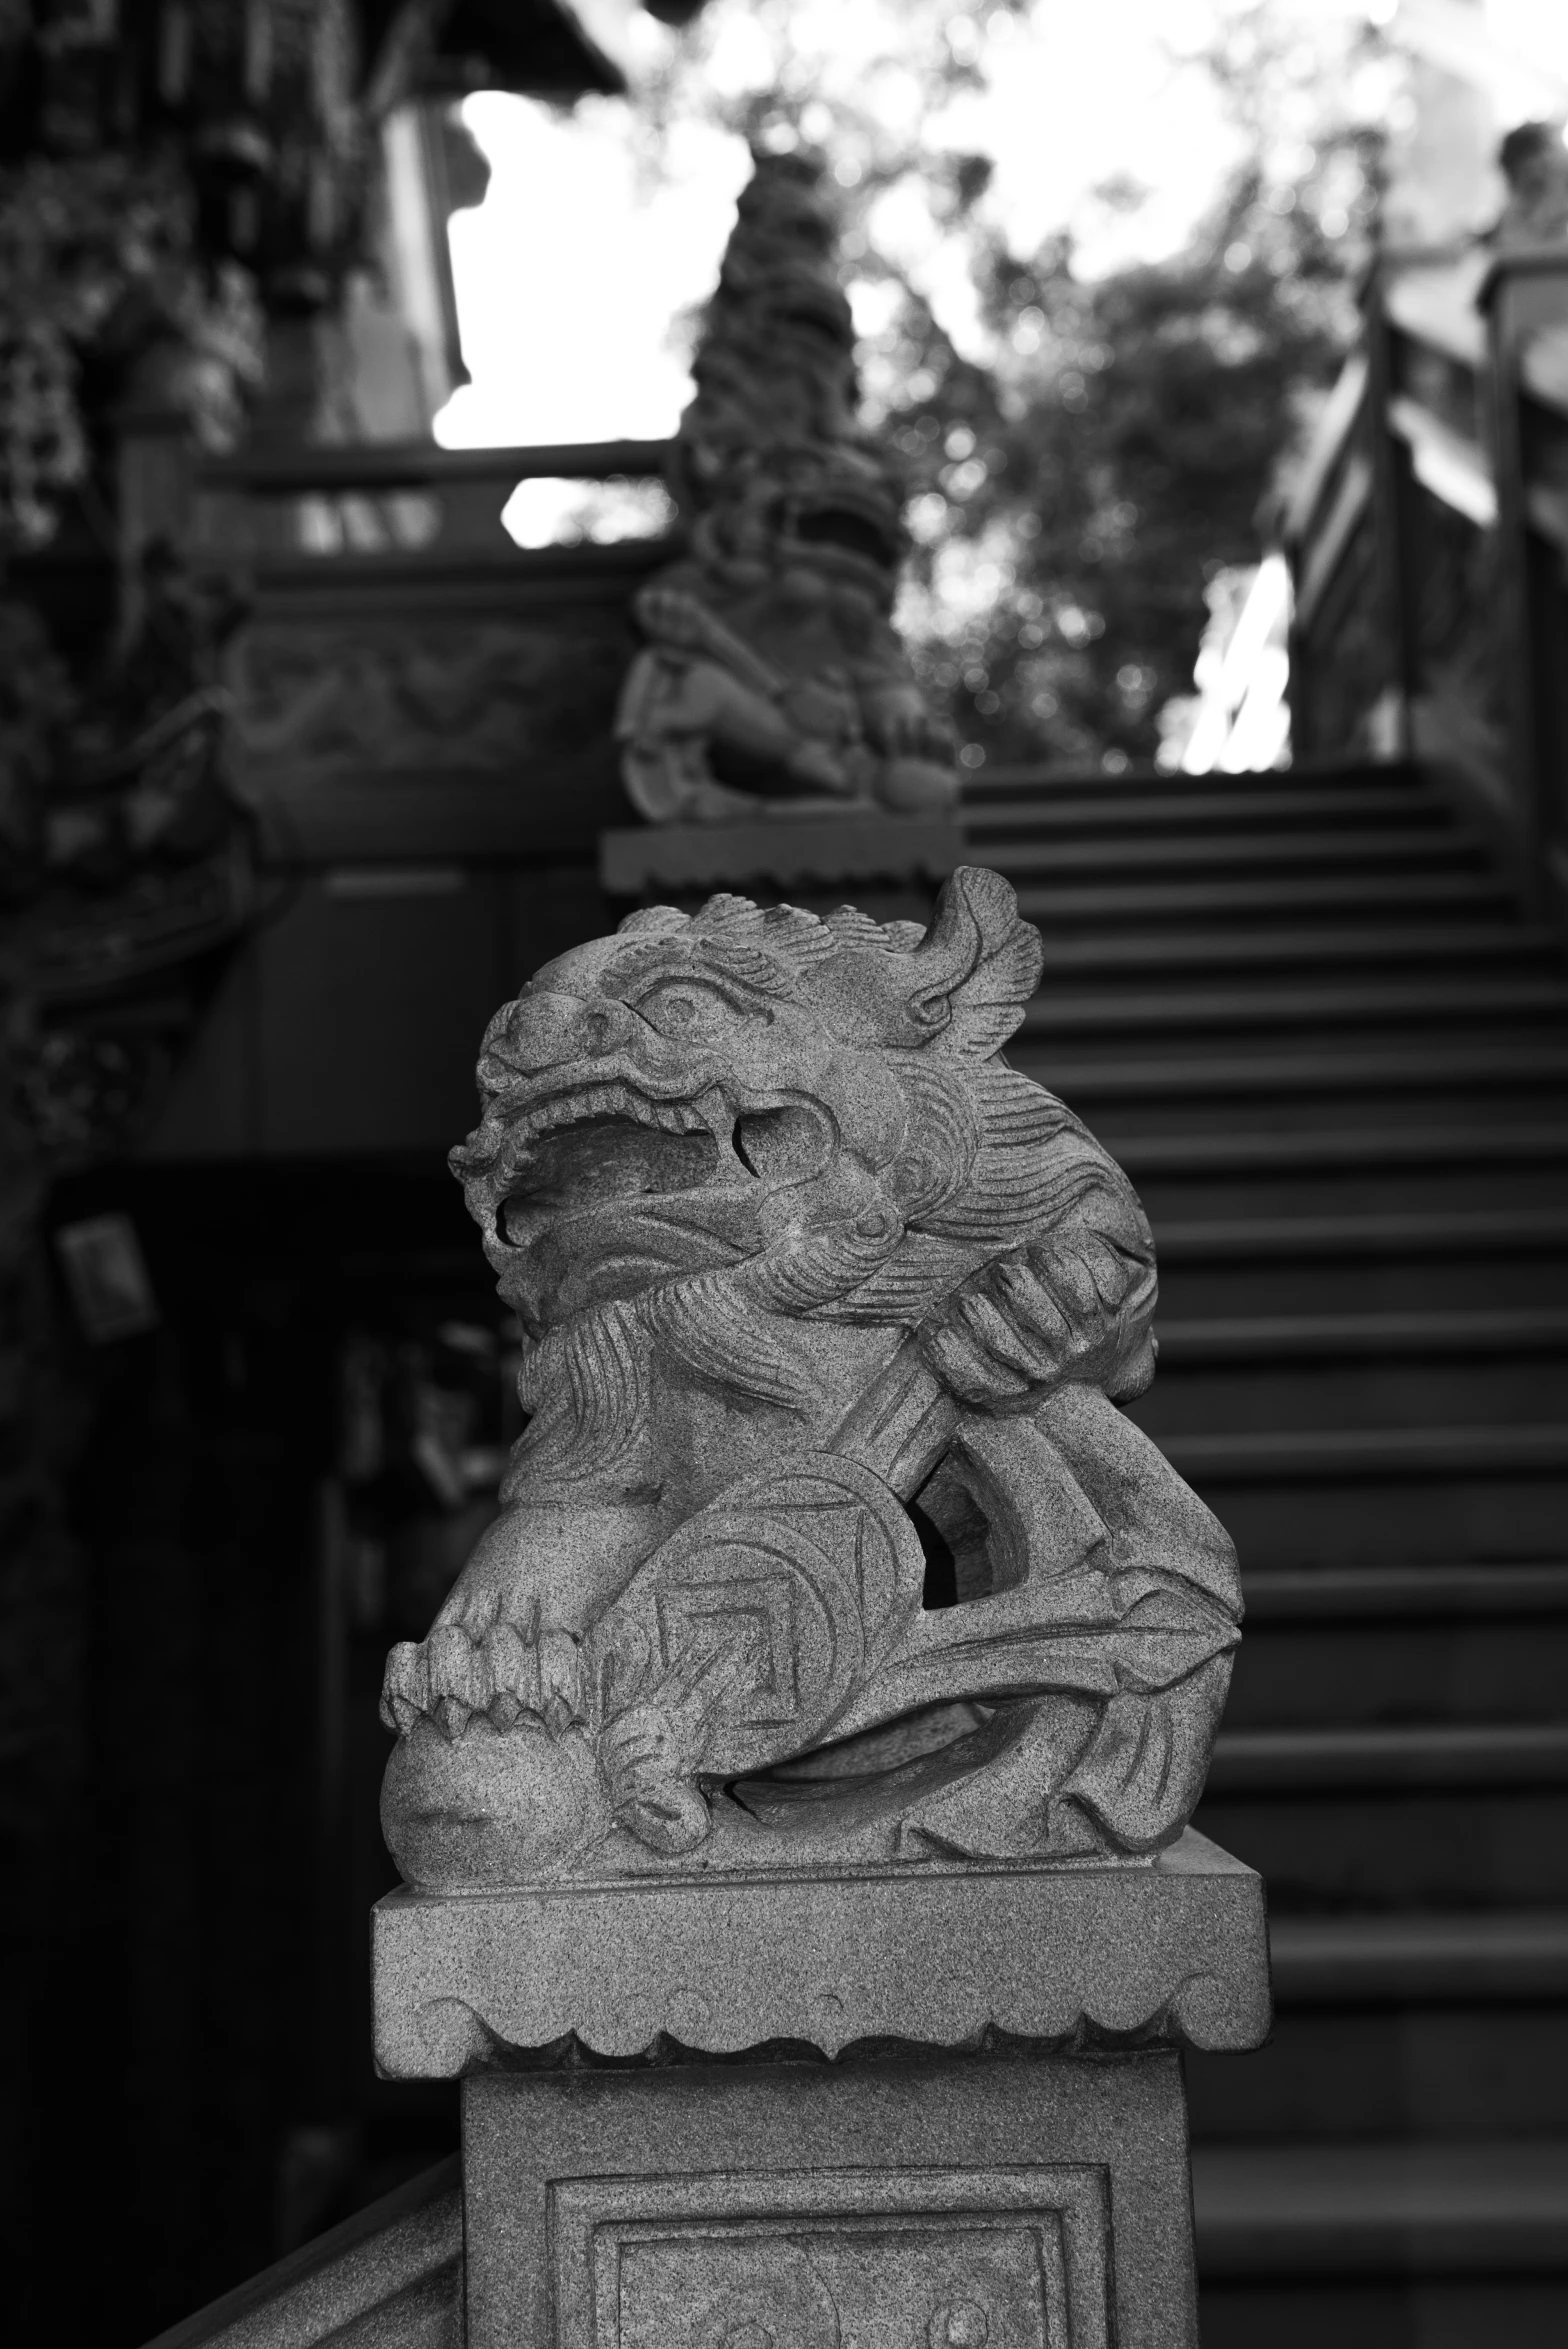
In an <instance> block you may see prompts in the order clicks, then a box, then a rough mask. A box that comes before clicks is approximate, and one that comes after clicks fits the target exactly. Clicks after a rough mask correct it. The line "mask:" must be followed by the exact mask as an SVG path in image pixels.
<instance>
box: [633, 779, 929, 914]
mask: <svg viewBox="0 0 1568 2349" xmlns="http://www.w3.org/2000/svg"><path fill="white" fill-rule="evenodd" d="M777 805H778V808H779V814H778V815H777V816H775V817H771V818H769V817H762V818H761V819H759V821H757V822H756V823H739V824H648V825H643V826H639V827H637V828H636V829H632V828H630V827H628V828H627V829H626V830H625V831H613V832H601V833H600V835H599V879H600V881H601V883H602V884H603V887H604V889H605V890H606V892H607V893H608V895H609V896H611V897H641V896H643V895H644V894H645V893H646V892H648V891H650V890H655V889H674V890H697V889H700V890H708V889H731V888H739V887H740V886H741V885H742V884H743V883H749V884H751V885H753V886H757V885H761V884H763V883H766V882H772V883H774V884H775V885H776V886H777V887H779V888H781V889H782V888H809V887H810V886H811V885H812V884H813V883H816V884H819V885H821V886H822V887H824V888H837V887H838V886H839V885H840V884H841V883H845V882H850V881H906V882H907V881H921V882H937V881H945V880H946V878H947V876H948V874H949V873H950V872H952V871H953V869H954V867H955V866H956V865H959V864H962V862H963V861H964V853H965V851H964V836H963V833H962V832H961V831H960V830H959V827H958V826H957V824H955V823H953V822H952V821H951V820H950V819H949V818H948V817H945V816H887V815H878V814H866V813H863V812H860V811H858V810H856V811H845V812H842V813H841V812H839V811H837V810H831V811H830V812H829V813H828V814H826V815H814V816H801V815H795V816H790V815H789V814H788V812H787V811H788V809H789V807H790V805H791V803H790V802H789V801H788V800H780V801H778V803H777Z"/></svg>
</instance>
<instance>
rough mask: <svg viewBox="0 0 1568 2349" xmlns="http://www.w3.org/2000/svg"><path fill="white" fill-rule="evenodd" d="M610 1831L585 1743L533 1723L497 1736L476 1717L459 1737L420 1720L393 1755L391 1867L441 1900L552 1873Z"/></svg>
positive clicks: (384, 1819)
mask: <svg viewBox="0 0 1568 2349" xmlns="http://www.w3.org/2000/svg"><path fill="white" fill-rule="evenodd" d="M612 1824H613V1822H612V1819H611V1814H610V1810H609V1806H608V1803H607V1800H606V1796H605V1788H604V1782H603V1779H602V1778H601V1776H600V1772H599V1766H598V1763H597V1761H596V1760H595V1757H594V1752H593V1748H592V1746H591V1745H590V1743H589V1741H588V1739H587V1737H586V1736H585V1735H584V1734H583V1732H582V1731H581V1730H580V1729H568V1730H567V1731H566V1733H565V1734H564V1735H563V1736H559V1737H557V1736H553V1735H552V1734H551V1733H550V1731H549V1730H547V1729H546V1728H545V1727H544V1726H543V1724H542V1723H541V1722H539V1721H537V1720H528V1721H524V1722H521V1723H519V1724H518V1725H517V1726H515V1727H513V1728H510V1729H497V1728H495V1727H494V1726H493V1725H492V1724H491V1722H490V1721H489V1720H488V1719H486V1718H484V1717H482V1716H476V1717H473V1718H471V1719H470V1721H469V1724H468V1726H467V1728H466V1729H465V1730H464V1731H463V1732H462V1733H461V1734H460V1735H458V1736H456V1737H453V1736H450V1735H448V1734H447V1733H446V1732H445V1730H444V1729H443V1728H442V1727H441V1726H439V1725H438V1724H437V1723H436V1722H435V1721H433V1720H430V1719H423V1720H420V1721H418V1722H416V1723H415V1726H414V1727H413V1729H412V1730H410V1732H409V1733H408V1735H407V1736H406V1737H400V1738H399V1739H398V1741H397V1744H396V1745H395V1746H394V1747H393V1749H392V1754H391V1758H390V1760H389V1761H388V1763H387V1770H386V1777H385V1779H384V1780H383V1782H382V1788H381V1826H382V1832H383V1833H384V1834H385V1836H386V1839H387V1844H388V1846H389V1848H390V1850H391V1852H392V1856H393V1858H394V1859H395V1860H396V1861H397V1864H398V1866H399V1867H400V1868H401V1870H402V1871H403V1874H404V1876H405V1877H406V1878H407V1879H408V1881H409V1882H410V1883H411V1884H419V1885H425V1886H428V1887H430V1888H432V1889H434V1890H439V1891H448V1892H449V1891H461V1890H465V1889H468V1890H472V1889H475V1888H477V1887H479V1886H483V1885H499V1884H521V1883H527V1882H529V1881H530V1880H532V1879H534V1878H536V1877H539V1876H546V1875H550V1874H553V1873H555V1872H556V1871H558V1870H559V1869H560V1868H562V1867H563V1866H564V1865H565V1864H566V1863H567V1862H568V1861H569V1860H571V1859H572V1858H573V1857H574V1856H575V1855H576V1854H578V1853H580V1852H584V1851H587V1850H590V1849H592V1848H593V1846H594V1845H596V1844H598V1843H600V1842H602V1841H603V1840H604V1838H605V1837H606V1836H607V1835H608V1834H609V1833H610V1832H611V1829H612Z"/></svg>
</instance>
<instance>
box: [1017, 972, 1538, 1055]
mask: <svg viewBox="0 0 1568 2349" xmlns="http://www.w3.org/2000/svg"><path fill="white" fill-rule="evenodd" d="M1565 1017H1568V984H1565V982H1564V981H1563V980H1562V979H1561V978H1558V977H1555V976H1546V977H1539V978H1538V977H1533V976H1529V975H1526V976H1523V977H1517V978H1515V977H1507V976H1504V977H1495V976H1484V977H1477V976H1472V977H1469V978H1466V979H1460V980H1455V979H1447V978H1442V979H1440V978H1428V979H1419V980H1406V981H1402V982H1401V981H1396V980H1386V979H1381V978H1377V979H1366V980H1362V981H1360V982H1359V983H1357V984H1352V985H1341V986H1325V985H1319V986H1282V985H1279V984H1277V983H1276V984H1272V985H1270V984H1267V983H1264V982H1261V981H1254V982H1253V983H1252V984H1250V985H1246V986H1235V987H1225V988H1201V989H1199V988H1189V987H1177V986H1167V987H1164V988H1162V989H1161V990H1160V991H1159V992H1158V993H1155V994H1151V993H1149V992H1148V991H1147V990H1146V989H1145V988H1143V987H1140V988H1138V989H1136V990H1134V989H1131V988H1129V989H1127V990H1125V991H1123V990H1117V991H1111V990H1104V991H1101V992H1098V993H1095V994H1079V995H1071V994H1066V993H1063V992H1061V991H1057V992H1055V993H1051V992H1047V993H1045V994H1042V995H1037V996H1036V997H1035V1000H1034V1002H1033V1003H1032V1004H1031V1005H1030V1007H1029V1010H1028V1011H1027V1013H1026V1014H1025V1016H1024V1023H1023V1026H1022V1028H1021V1029H1020V1031H1019V1035H1020V1041H1021V1042H1028V1043H1032V1044H1033V1043H1038V1044H1042V1045H1043V1044H1044V1043H1046V1042H1047V1041H1052V1040H1061V1041H1063V1042H1066V1041H1069V1040H1073V1039H1076V1038H1078V1037H1080V1036H1081V1037H1089V1038H1097V1037H1103V1036H1118V1035H1124V1036H1127V1037H1130V1038H1133V1039H1135V1040H1136V1042H1137V1043H1138V1045H1139V1046H1140V1047H1141V1046H1143V1045H1144V1043H1145V1040H1146V1039H1148V1038H1151V1037H1156V1036H1160V1035H1179V1036H1181V1037H1182V1038H1183V1039H1184V1041H1186V1042H1188V1043H1189V1048H1195V1047H1197V1045H1198V1044H1199V1042H1200V1039H1201V1038H1202V1037H1204V1036H1205V1035H1209V1034H1216V1035H1222V1034H1235V1033H1238V1032H1244V1031H1248V1030H1255V1029H1259V1028H1263V1029H1269V1030H1273V1031H1275V1032H1277V1033H1278V1034H1280V1035H1283V1036H1286V1037H1290V1038H1291V1039H1292V1040H1293V1041H1294V1037H1295V1032H1296V1031H1298V1030H1300V1029H1312V1030H1320V1031H1324V1032H1332V1031H1335V1030H1339V1029H1347V1028H1348V1029H1352V1030H1357V1031H1361V1032H1363V1033H1364V1035H1365V1036H1366V1038H1367V1041H1368V1042H1375V1041H1376V1035H1375V1031H1377V1030H1379V1029H1387V1028H1406V1027H1409V1028H1422V1027H1428V1028H1435V1029H1437V1030H1438V1031H1439V1032H1440V1033H1441V1034H1443V1035H1447V1034H1449V1033H1451V1032H1452V1031H1453V1030H1454V1029H1455V1028H1456V1027H1458V1028H1472V1027H1474V1026H1476V1025H1477V1024H1479V1023H1480V1022H1483V1021H1486V1022H1492V1023H1496V1024H1499V1025H1501V1024H1502V1023H1504V1022H1506V1023H1508V1024H1509V1026H1511V1027H1519V1026H1529V1027H1533V1026H1535V1025H1536V1024H1537V1023H1538V1022H1541V1021H1543V1020H1551V1021H1556V1022H1559V1023H1561V1022H1562V1021H1563V1020H1564V1018H1565ZM1503 1040H1504V1041H1509V1040H1511V1039H1509V1038H1508V1037H1507V1035H1506V1033H1505V1035H1504V1037H1503Z"/></svg>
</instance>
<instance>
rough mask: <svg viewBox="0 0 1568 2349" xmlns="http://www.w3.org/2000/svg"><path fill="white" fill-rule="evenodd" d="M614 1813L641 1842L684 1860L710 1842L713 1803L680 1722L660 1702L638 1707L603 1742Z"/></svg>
mask: <svg viewBox="0 0 1568 2349" xmlns="http://www.w3.org/2000/svg"><path fill="white" fill-rule="evenodd" d="M599 1760H600V1764H601V1767H602V1768H603V1771H604V1776H605V1783H606V1789H607V1793H608V1798H609V1805H610V1813H611V1816H612V1817H613V1818H614V1819H615V1821H616V1822H617V1824H618V1825H620V1826H622V1827H624V1828H626V1830H627V1831H628V1833H629V1834H632V1835H635V1836H636V1838H637V1840H638V1842H639V1843H642V1844H646V1846H647V1847H648V1849H649V1850H650V1851H656V1852H658V1853H659V1854H660V1855H661V1856H662V1857H663V1858H665V1859H678V1858H679V1857H680V1855H681V1854H682V1853H683V1852H688V1851H695V1850H696V1848H697V1846H698V1844H699V1843H704V1842H706V1840H707V1837H708V1834H709V1831H710V1829H711V1827H712V1824H713V1822H712V1818H711V1816H710V1814H709V1811H708V1805H707V1803H706V1801H705V1800H704V1799H703V1795H702V1792H701V1790H700V1788H699V1787H698V1786H697V1785H696V1784H695V1782H694V1780H693V1777H692V1773H691V1769H690V1765H689V1762H688V1760H687V1757H686V1754H685V1750H684V1746H683V1741H682V1738H681V1735H680V1732H679V1730H678V1728H677V1726H676V1724H675V1723H674V1722H673V1721H672V1720H671V1719H670V1716H669V1715H668V1714H667V1713H665V1712H662V1711H661V1710H660V1708H659V1707H658V1706H657V1705H633V1706H631V1707H630V1708H629V1709H628V1710H627V1711H626V1712H624V1713H621V1714H619V1715H618V1716H617V1717H616V1719H615V1720H614V1721H612V1722H611V1724H610V1726H609V1727H608V1728H607V1729H606V1730H605V1732H604V1734H603V1736H602V1737H601V1738H600V1740H599Z"/></svg>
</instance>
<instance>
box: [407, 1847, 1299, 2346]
mask: <svg viewBox="0 0 1568 2349" xmlns="http://www.w3.org/2000/svg"><path fill="white" fill-rule="evenodd" d="M375 2004H376V2045H377V2056H378V2061H379V2063H380V2065H381V2068H382V2070H383V2071H384V2072H386V2073H388V2074H389V2075H391V2076H394V2077H398V2078H420V2077H427V2078H428V2077H450V2076H452V2075H453V2074H455V2073H459V2072H460V2073H463V2074H464V2075H466V2076H465V2080H464V2090H463V2098H464V2102H463V2140H464V2144H463V2170H464V2199H465V2225H466V2244H467V2253H466V2263H467V2286H466V2289H467V2315H468V2335H467V2338H468V2341H469V2344H470V2349H503V2345H505V2349H818V2345H819V2344H820V2345H821V2349H849V2345H850V2344H851V2343H854V2344H856V2349H928V2345H930V2349H981V2345H982V2344H989V2345H990V2349H1036V2345H1038V2349H1100V2345H1101V2344H1105V2345H1107V2349H1108V2345H1109V2344H1111V2343H1112V2342H1114V2343H1116V2344H1118V2345H1119V2349H1176V2345H1177V2344H1185V2343H1190V2342H1193V2341H1194V2340H1195V2339H1196V2327H1195V2315H1194V2307H1195V2301H1194V2288H1193V2266H1192V2240H1191V2207H1190V2194H1189V2187H1188V2168H1187V2137H1186V2119H1185V2109H1184V2104H1183V2097H1182V2086H1181V2076H1180V2057H1179V2048H1180V2046H1181V2045H1182V2044H1183V2043H1187V2044H1191V2045H1194V2046H1198V2047H1202V2048H1208V2049H1225V2048H1229V2049H1237V2050H1240V2049H1243V2048H1248V2047H1253V2046H1256V2045H1258V2044H1259V2043H1260V2041H1261V2040H1262V2038H1263V2037H1264V2035H1265V2033H1266V2031H1267V2029H1268V2022H1269V2001H1268V1976H1267V1958H1266V1943H1265V1931H1264V1915H1263V1899H1262V1886H1261V1883H1260V1881H1259V1879H1258V1878H1257V1877H1256V1876H1255V1875H1253V1874H1252V1872H1251V1871H1250V1870H1248V1869H1245V1868H1243V1867H1241V1866H1240V1865H1239V1864H1238V1863H1237V1862H1235V1861H1234V1860H1231V1859H1230V1858H1228V1857H1227V1855H1226V1854H1225V1853H1223V1852H1221V1851H1219V1850H1217V1849H1216V1848H1215V1846H1213V1845H1212V1844H1210V1843H1208V1842H1206V1841H1205V1840H1204V1838H1203V1837H1201V1836H1199V1835H1197V1834H1195V1833H1193V1832H1192V1831H1191V1830H1190V1829H1189V1830H1188V1831H1187V1832H1186V1833H1185V1834H1184V1835H1183V1836H1182V1837H1181V1839H1180V1840H1179V1842H1178V1843H1176V1844H1175V1845H1174V1846H1173V1847H1172V1848H1171V1850H1169V1851H1168V1852H1166V1853H1164V1854H1162V1855H1161V1856H1160V1857H1159V1858H1158V1859H1156V1860H1154V1861H1151V1862H1146V1863H1141V1864H1139V1863H1131V1864H1127V1863H1123V1864H1116V1865H1105V1864H1098V1863H1095V1864H1079V1865H1066V1866H1062V1865H1058V1866H1055V1867H1041V1866H1034V1865H1014V1866H984V1867H982V1866H977V1865H975V1864H973V1863H970V1864H967V1865H960V1864H954V1865H952V1866H947V1865H943V1864H940V1863H938V1864H931V1863H927V1864H924V1865H921V1866H918V1867H905V1868H895V1867H888V1868H881V1869H869V1868H867V1869H853V1870H845V1871H843V1872H841V1873H838V1874H833V1875H826V1874H824V1875H817V1876H810V1877H801V1876H787V1875H784V1874H782V1873H780V1874H767V1875H764V1874H761V1873H757V1874H755V1875H744V1876H730V1875H721V1874H719V1873H717V1872H714V1873H710V1874H706V1875H704V1874H701V1873H699V1872H697V1871H693V1872H691V1873H689V1874H676V1873H671V1874H666V1875H660V1876H654V1877H650V1878H649V1879H647V1880H644V1881H627V1880H625V1879H622V1880H619V1881H614V1882H611V1881H606V1882H604V1883H602V1884H594V1883H586V1884H585V1883H581V1882H574V1883H572V1884H570V1885H567V1884H561V1885H559V1886H553V1887H552V1886H540V1887H537V1888H531V1889H529V1888H524V1889H519V1890H514V1891H505V1892H495V1893H487V1894H470V1895H460V1896H454V1895H431V1894H420V1893H416V1892H412V1891H408V1890H404V1891H400V1892H397V1893H394V1894H391V1895H390V1896H389V1897H388V1898H387V1899H386V1900H384V1901H382V1902H381V1904H380V1905H379V1907H378V1909H377V1911H376V1916H375Z"/></svg>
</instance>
